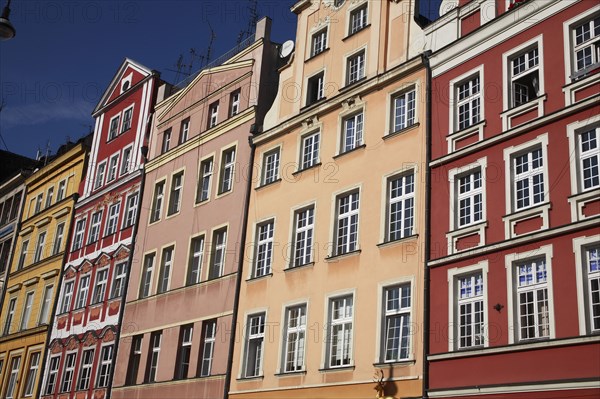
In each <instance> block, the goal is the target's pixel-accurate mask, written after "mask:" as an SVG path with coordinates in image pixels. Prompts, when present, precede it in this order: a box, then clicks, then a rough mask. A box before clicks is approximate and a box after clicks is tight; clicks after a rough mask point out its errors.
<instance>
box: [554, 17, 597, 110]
mask: <svg viewBox="0 0 600 399" xmlns="http://www.w3.org/2000/svg"><path fill="white" fill-rule="evenodd" d="M599 13H600V6H595V7H591V8H589V9H587V10H585V11H584V12H582V13H581V14H579V15H577V16H575V17H573V18H571V19H569V20H567V21H565V22H563V35H564V44H565V45H564V53H565V57H564V60H565V82H566V83H567V84H568V83H572V82H573V83H574V82H577V81H579V80H583V79H584V78H586V79H587V77H589V76H588V75H587V73H588V72H589V71H591V70H594V69H595V68H594V67H596V68H598V67H600V54H598V52H596V53H595V54H594V51H593V49H592V51H591V58H592V64H590V65H588V66H586V67H584V68H583V69H578V67H577V58H576V51H577V50H578V49H582V48H585V47H588V46H593V43H594V42H595V43H596V45H598V37H597V36H596V40H595V41H594V38H593V37H590V39H588V40H586V41H585V42H584V43H581V44H580V45H577V44H576V32H575V29H576V28H577V27H579V26H582V25H585V24H586V23H587V24H589V23H590V22H592V21H593V20H594V19H595V18H598V17H599V16H600V15H599ZM590 33H592V32H591V29H590ZM583 44H586V45H583ZM594 57H596V60H595V62H594ZM592 76H593V75H592ZM593 80H594V81H597V79H593ZM567 105H568V104H567Z"/></svg>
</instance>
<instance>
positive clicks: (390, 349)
mask: <svg viewBox="0 0 600 399" xmlns="http://www.w3.org/2000/svg"><path fill="white" fill-rule="evenodd" d="M383 301H384V306H383V308H384V312H385V313H384V318H383V323H384V324H383V331H384V334H385V335H384V336H383V339H384V345H383V360H384V361H385V362H397V361H401V360H406V359H408V358H409V357H410V323H411V317H410V309H411V292H410V284H402V285H398V286H394V287H387V288H385V289H384V296H383Z"/></svg>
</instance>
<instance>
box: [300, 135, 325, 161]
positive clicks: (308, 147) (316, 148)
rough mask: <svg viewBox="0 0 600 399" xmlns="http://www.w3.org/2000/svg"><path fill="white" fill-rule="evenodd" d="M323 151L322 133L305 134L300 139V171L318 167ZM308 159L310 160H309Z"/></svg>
mask: <svg viewBox="0 0 600 399" xmlns="http://www.w3.org/2000/svg"><path fill="white" fill-rule="evenodd" d="M320 149H321V131H320V130H317V131H313V132H311V133H308V134H305V135H303V136H302V137H301V139H300V160H299V162H298V164H299V165H300V169H299V170H304V169H308V168H312V167H313V166H315V165H318V164H319V163H320V162H321V160H320V153H321V151H320ZM307 157H308V158H307Z"/></svg>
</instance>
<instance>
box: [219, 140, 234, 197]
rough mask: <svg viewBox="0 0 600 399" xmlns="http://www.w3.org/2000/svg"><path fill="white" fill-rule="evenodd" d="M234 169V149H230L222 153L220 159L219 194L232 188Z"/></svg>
mask: <svg viewBox="0 0 600 399" xmlns="http://www.w3.org/2000/svg"><path fill="white" fill-rule="evenodd" d="M234 167H235V148H230V149H228V150H226V151H224V152H223V156H222V158H221V182H220V184H219V194H222V193H226V192H228V191H231V189H232V188H233V173H234Z"/></svg>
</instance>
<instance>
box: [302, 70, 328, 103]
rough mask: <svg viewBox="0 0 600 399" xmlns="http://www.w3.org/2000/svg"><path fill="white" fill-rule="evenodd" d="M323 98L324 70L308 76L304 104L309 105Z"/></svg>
mask: <svg viewBox="0 0 600 399" xmlns="http://www.w3.org/2000/svg"><path fill="white" fill-rule="evenodd" d="M322 98H325V71H321V72H319V73H318V74H316V75H314V76H311V77H310V78H308V85H307V88H306V105H307V106H308V105H311V104H313V103H316V102H317V101H319V100H321V99H322Z"/></svg>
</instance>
